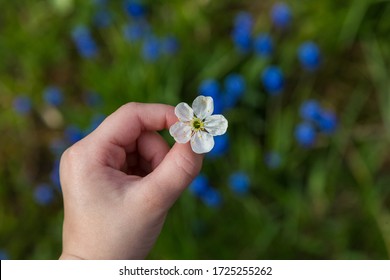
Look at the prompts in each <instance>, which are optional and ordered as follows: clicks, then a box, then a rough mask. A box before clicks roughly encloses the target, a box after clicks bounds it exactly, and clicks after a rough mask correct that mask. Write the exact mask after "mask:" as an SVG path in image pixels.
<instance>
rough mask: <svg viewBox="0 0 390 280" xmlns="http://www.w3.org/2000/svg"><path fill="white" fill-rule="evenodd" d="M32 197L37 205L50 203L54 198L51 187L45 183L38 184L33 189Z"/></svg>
mask: <svg viewBox="0 0 390 280" xmlns="http://www.w3.org/2000/svg"><path fill="white" fill-rule="evenodd" d="M34 198H35V201H36V202H37V203H38V204H39V205H48V204H50V203H51V202H52V201H53V199H54V191H53V188H51V187H50V186H49V185H47V184H40V185H38V186H37V187H36V188H35V190H34Z"/></svg>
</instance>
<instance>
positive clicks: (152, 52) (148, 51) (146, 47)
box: [142, 36, 161, 62]
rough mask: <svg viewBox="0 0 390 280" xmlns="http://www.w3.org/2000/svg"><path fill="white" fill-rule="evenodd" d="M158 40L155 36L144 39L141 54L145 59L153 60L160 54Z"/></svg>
mask: <svg viewBox="0 0 390 280" xmlns="http://www.w3.org/2000/svg"><path fill="white" fill-rule="evenodd" d="M160 47H161V46H160V42H159V40H158V39H157V38H155V37H153V36H151V37H149V38H147V39H146V40H145V41H144V44H143V46H142V56H143V57H144V59H145V60H147V61H150V62H154V61H156V60H157V59H158V58H159V56H160V52H161V49H160Z"/></svg>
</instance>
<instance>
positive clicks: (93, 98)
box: [84, 91, 103, 107]
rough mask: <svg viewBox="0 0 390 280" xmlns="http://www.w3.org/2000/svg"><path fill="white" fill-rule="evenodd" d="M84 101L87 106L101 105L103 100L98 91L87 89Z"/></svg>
mask: <svg viewBox="0 0 390 280" xmlns="http://www.w3.org/2000/svg"><path fill="white" fill-rule="evenodd" d="M84 102H85V104H86V105H87V106H90V107H98V106H100V105H102V103H103V100H102V97H101V95H99V94H98V93H96V92H93V91H89V92H87V93H86V94H85V96H84Z"/></svg>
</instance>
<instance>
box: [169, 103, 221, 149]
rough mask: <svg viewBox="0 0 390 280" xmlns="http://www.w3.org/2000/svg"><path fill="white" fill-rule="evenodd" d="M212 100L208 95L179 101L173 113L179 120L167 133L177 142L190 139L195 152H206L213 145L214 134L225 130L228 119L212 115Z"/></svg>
mask: <svg viewBox="0 0 390 280" xmlns="http://www.w3.org/2000/svg"><path fill="white" fill-rule="evenodd" d="M213 111H214V101H213V99H212V98H211V97H209V96H202V95H200V96H198V97H197V98H195V100H194V102H193V103H192V108H191V107H190V106H188V104H187V103H184V102H182V103H179V104H178V105H177V106H176V108H175V114H176V116H177V117H178V119H179V121H178V122H176V123H175V124H174V125H172V126H171V128H170V129H169V133H170V134H171V135H172V137H173V138H175V141H176V142H178V143H187V142H188V141H190V143H191V148H192V150H193V151H194V152H195V153H197V154H203V153H208V152H210V151H211V149H212V148H213V147H214V136H218V135H222V134H224V133H225V132H226V130H227V127H228V121H227V120H226V118H225V117H224V116H222V115H212V113H213Z"/></svg>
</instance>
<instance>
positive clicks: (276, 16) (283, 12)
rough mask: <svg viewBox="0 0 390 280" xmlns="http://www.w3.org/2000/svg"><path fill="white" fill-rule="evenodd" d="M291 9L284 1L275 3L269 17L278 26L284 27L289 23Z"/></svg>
mask: <svg viewBox="0 0 390 280" xmlns="http://www.w3.org/2000/svg"><path fill="white" fill-rule="evenodd" d="M291 18H292V16H291V10H290V7H289V6H288V5H287V4H285V3H277V4H275V5H274V6H273V7H272V10H271V19H272V22H273V23H274V25H275V26H276V27H278V28H282V29H283V28H286V27H288V26H289V25H290V23H291Z"/></svg>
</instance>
